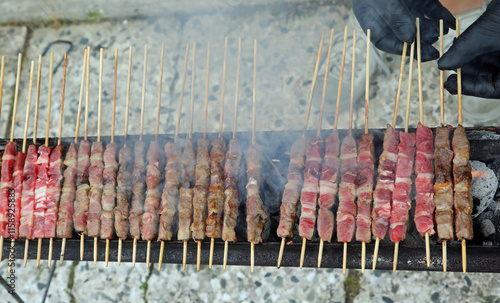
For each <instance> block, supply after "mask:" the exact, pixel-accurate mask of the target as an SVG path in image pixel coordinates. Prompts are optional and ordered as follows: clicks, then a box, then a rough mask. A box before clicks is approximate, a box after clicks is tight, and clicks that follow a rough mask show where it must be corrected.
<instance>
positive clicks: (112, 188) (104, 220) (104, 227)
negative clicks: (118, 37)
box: [101, 48, 118, 267]
mask: <svg viewBox="0 0 500 303" xmlns="http://www.w3.org/2000/svg"><path fill="white" fill-rule="evenodd" d="M114 70H115V71H114V77H113V109H112V113H111V142H110V143H109V144H108V145H107V146H106V150H105V151H104V171H103V179H104V188H103V193H102V212H101V239H106V256H105V262H106V267H108V261H109V240H111V239H112V238H113V219H114V218H113V217H114V216H113V210H114V208H115V206H116V171H117V170H118V162H117V159H116V152H117V150H118V145H116V144H115V114H116V78H117V76H118V75H117V73H118V48H115V69H114Z"/></svg>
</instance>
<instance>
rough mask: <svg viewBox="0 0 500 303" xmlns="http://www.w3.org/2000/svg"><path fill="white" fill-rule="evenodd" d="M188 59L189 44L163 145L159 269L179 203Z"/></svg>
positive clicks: (170, 235)
mask: <svg viewBox="0 0 500 303" xmlns="http://www.w3.org/2000/svg"><path fill="white" fill-rule="evenodd" d="M188 57H189V43H188V44H187V45H186V53H185V56H184V72H183V76H182V86H181V92H180V98H179V111H178V114H177V124H176V127H175V135H174V142H167V144H165V154H166V156H167V165H166V167H165V180H166V182H165V186H164V187H163V192H162V193H161V208H160V231H159V234H158V241H161V246H160V260H159V269H161V265H162V262H163V251H164V249H165V244H164V241H170V240H172V236H173V232H174V227H173V223H174V218H175V214H176V211H177V205H178V203H179V185H180V182H181V179H180V176H181V164H182V163H181V162H182V159H181V148H180V146H179V145H178V144H177V136H178V134H179V125H180V120H181V113H182V101H183V98H184V86H185V84H186V72H187V64H188Z"/></svg>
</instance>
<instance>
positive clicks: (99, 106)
mask: <svg viewBox="0 0 500 303" xmlns="http://www.w3.org/2000/svg"><path fill="white" fill-rule="evenodd" d="M103 51H104V50H103V49H102V48H101V49H100V52H99V53H100V58H99V95H98V103H99V105H98V107H97V142H101V104H102V74H103V72H102V69H103ZM97 240H98V238H97V237H94V265H97ZM108 249H109V246H108Z"/></svg>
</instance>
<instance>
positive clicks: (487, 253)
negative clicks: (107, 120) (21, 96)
mask: <svg viewBox="0 0 500 303" xmlns="http://www.w3.org/2000/svg"><path fill="white" fill-rule="evenodd" d="M330 132H331V131H329V130H328V131H327V130H325V131H323V132H322V137H323V138H326V137H327V136H328V135H329V134H330ZM338 132H339V138H340V141H342V140H343V138H344V137H346V135H347V131H346V130H339V131H338ZM410 132H415V130H410ZM433 132H435V129H433ZM362 133H363V132H362V131H361V130H354V131H353V137H354V138H355V139H356V140H359V138H360V137H361V135H362ZM466 133H467V136H468V138H469V141H470V145H471V149H470V160H471V161H473V160H477V161H481V162H483V163H485V164H486V165H487V166H488V167H489V168H491V169H493V170H494V171H498V169H499V166H498V164H497V162H498V161H497V153H496V151H498V150H500V128H493V127H491V128H467V129H466ZM370 134H373V136H374V146H375V167H377V166H378V159H379V157H380V154H381V152H382V142H383V135H384V129H377V130H370ZM309 135H312V133H311V134H309ZM300 136H301V132H298V131H286V132H284V131H279V132H274V131H269V132H257V134H256V140H257V142H259V143H260V145H261V146H262V148H263V160H262V161H263V162H262V182H261V186H260V191H261V197H262V200H263V202H264V210H265V211H266V212H267V213H269V215H270V217H269V221H268V223H267V224H266V226H265V227H264V232H263V234H262V238H263V245H257V246H256V247H255V265H257V266H275V265H276V260H277V257H278V251H279V247H280V242H281V238H279V237H278V235H277V233H276V230H277V227H278V224H279V215H280V205H281V201H282V199H281V197H282V194H283V190H284V187H285V183H286V182H287V174H288V166H289V161H290V157H289V152H290V148H291V146H292V144H293V143H294V142H295V141H296V139H297V138H299V137H300ZM186 137H187V136H186V135H180V136H179V139H178V142H179V144H180V145H181V146H184V140H185V138H186ZM201 137H202V136H201V134H193V142H196V140H197V139H199V138H201ZM217 137H218V134H207V138H208V139H209V140H210V141H212V140H214V139H215V138H217ZM223 137H224V140H225V141H226V143H228V142H229V140H230V139H231V137H232V134H230V133H224V136H223ZM237 138H239V139H240V141H241V150H242V151H243V158H242V163H244V162H243V161H244V159H246V151H247V150H248V147H249V146H250V145H251V133H247V132H241V133H238V134H237ZM101 140H102V141H103V142H104V144H105V145H107V144H109V143H110V138H109V137H102V138H101ZM137 140H138V136H128V138H127V146H133V143H134V142H135V141H137ZM15 141H17V142H18V143H20V142H21V140H20V139H16V140H15ZM89 141H90V142H95V141H96V138H92V137H89ZM143 141H144V143H146V146H148V145H149V144H148V143H149V142H151V141H154V136H153V135H145V136H143ZM172 141H173V135H170V134H168V135H160V136H159V137H158V144H159V145H160V146H163V145H164V144H165V143H167V142H172ZM7 142H8V141H6V140H1V141H0V149H3V148H4V147H5V146H6V144H7ZM71 142H73V138H63V139H62V144H63V145H64V146H65V150H66V151H67V150H68V148H69V145H70V144H71ZM38 143H39V144H43V143H42V141H41V140H39V142H38ZM115 144H117V145H118V147H121V146H123V138H122V137H115ZM18 145H19V144H18ZM56 145H57V138H51V139H50V140H49V146H56ZM497 173H498V172H497ZM238 179H239V181H240V182H238V190H239V207H238V222H237V224H236V229H235V231H236V237H237V239H238V242H237V243H230V244H229V245H230V253H229V255H228V263H227V264H228V265H249V264H250V254H249V246H250V243H248V242H247V231H246V227H247V223H246V222H245V219H246V207H245V205H246V196H247V195H246V188H245V186H246V182H245V180H246V168H245V167H244V165H242V167H241V169H240V171H239V174H238ZM413 192H414V189H413ZM411 198H412V200H414V197H413V196H412V197H411ZM337 207H338V206H337V205H335V206H334V207H333V212H334V213H336V211H337ZM299 209H300V207H299ZM414 215H415V206H414V203H412V209H411V210H410V220H409V221H408V230H407V238H406V240H405V241H404V242H402V243H401V244H400V252H399V265H398V268H399V269H406V270H436V271H441V270H442V255H441V245H440V244H438V243H437V242H436V236H434V237H432V238H431V258H432V262H431V267H429V268H428V267H427V266H426V260H425V247H424V239H423V238H422V237H421V236H420V234H419V233H418V231H417V229H416V226H415V223H414V220H413V218H414ZM299 217H300V214H299ZM482 219H483V216H478V217H477V218H475V219H474V220H473V228H474V230H475V231H478V232H476V233H475V237H474V239H473V240H470V241H469V243H468V248H467V254H468V260H467V262H468V265H467V268H468V271H477V272H500V262H498V256H500V245H499V244H500V238H499V236H498V235H496V234H493V235H490V236H488V237H484V236H483V235H482V234H481V232H479V231H480V230H481V229H480V226H481V221H482ZM489 219H490V220H491V221H492V222H493V224H494V226H495V227H499V226H500V216H498V215H497V216H494V217H493V218H489ZM297 225H298V222H297V223H296V224H295V227H294V229H293V232H294V238H293V239H291V240H293V243H292V244H290V245H287V246H286V247H285V254H284V257H283V261H282V264H281V265H282V266H292V267H297V266H299V257H300V246H301V237H300V236H299V233H298V229H297ZM335 230H337V229H336V228H335ZM175 234H176V233H175ZM175 234H174V239H173V241H167V242H165V253H164V256H163V261H164V262H166V263H181V262H182V243H181V242H179V241H177V238H176V236H175ZM155 240H156V239H155ZM155 240H154V241H153V242H152V246H151V261H152V262H157V260H158V257H159V251H160V242H157V241H155ZM85 242H86V243H85V251H84V256H83V258H84V260H93V247H92V243H93V239H91V238H88V237H87V238H85ZM188 242H189V243H188V255H187V263H188V264H196V245H197V243H196V242H194V241H193V240H189V241H188ZM48 243H49V239H43V241H42V253H41V258H42V259H47V258H48ZM110 243H111V244H110V251H109V260H110V261H116V260H117V252H118V250H117V249H118V239H117V238H116V237H115V238H114V239H112V240H111V242H110ZM132 243H133V240H132V237H131V236H130V235H129V236H128V237H127V239H126V240H124V241H123V251H122V261H124V262H130V261H132ZM137 245H138V246H137V259H136V261H137V262H145V261H146V245H147V242H146V241H141V240H139V241H138V244H137ZM209 245H210V239H209V238H205V239H204V240H203V243H202V250H201V251H202V253H201V264H208V259H209V249H208V248H209ZM318 245H319V236H318V233H317V231H315V232H314V236H313V238H312V242H311V244H308V246H307V251H306V258H305V261H304V266H310V267H312V266H316V264H317V263H316V262H317V251H318ZM342 245H343V244H342V243H337V242H336V241H334V242H332V243H325V247H324V252H323V261H322V267H335V268H338V267H341V266H342V263H341V262H342V258H341V257H340V256H341V255H342ZM348 245H349V255H348V258H347V260H348V262H347V267H348V268H360V264H361V257H360V256H361V243H359V242H355V241H353V242H352V243H349V244H348ZM23 246H24V240H17V241H16V257H17V258H19V259H21V258H23V249H22V247H23ZM36 246H37V243H36V241H31V243H30V247H29V253H28V258H29V259H35V258H36V253H37V249H36ZM9 248H10V243H5V244H4V251H3V253H4V256H5V255H7V252H8V250H9ZM79 248H80V239H79V237H78V235H77V233H76V232H75V231H74V232H73V238H71V239H68V240H67V243H66V250H65V256H64V259H65V260H79V259H80V251H79ZM60 249H61V239H54V250H53V259H58V258H59V255H60ZM393 249H394V245H393V243H391V242H390V241H389V239H388V236H386V239H385V241H383V242H381V244H380V251H379V260H378V263H377V268H380V269H389V268H392V257H393ZM98 250H99V251H98V254H97V255H98V260H99V261H104V251H105V240H103V239H99V245H98ZM223 250H224V242H223V240H222V239H216V240H215V249H214V264H216V265H218V264H222V258H223ZM367 251H368V252H372V251H373V244H368V245H367ZM367 255H371V254H370V253H368V254H367ZM370 263H371V259H370V258H369V259H368V260H367V264H370ZM461 269H462V264H461V247H460V242H458V241H450V242H448V270H449V271H460V270H461Z"/></svg>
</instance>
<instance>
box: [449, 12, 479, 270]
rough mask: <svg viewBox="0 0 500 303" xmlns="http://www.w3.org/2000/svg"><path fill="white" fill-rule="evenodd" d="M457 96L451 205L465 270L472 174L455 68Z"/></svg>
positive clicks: (457, 31) (457, 25)
mask: <svg viewBox="0 0 500 303" xmlns="http://www.w3.org/2000/svg"><path fill="white" fill-rule="evenodd" d="M456 33H457V37H458V36H459V35H460V23H459V20H458V19H457V20H456ZM457 96H458V98H457V99H458V126H457V128H456V129H455V131H454V132H453V140H452V143H451V145H452V147H453V152H454V154H455V156H454V157H453V185H454V195H453V205H454V208H455V232H456V235H457V239H458V240H460V241H462V270H463V272H464V273H466V272H467V250H466V249H467V247H466V240H472V239H473V238H474V232H473V229H472V217H471V214H472V208H473V206H474V205H473V203H472V195H471V193H470V187H471V181H472V175H471V164H470V162H469V149H470V143H469V140H468V139H467V134H466V133H465V128H464V127H463V126H462V74H461V69H460V68H459V69H457Z"/></svg>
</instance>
